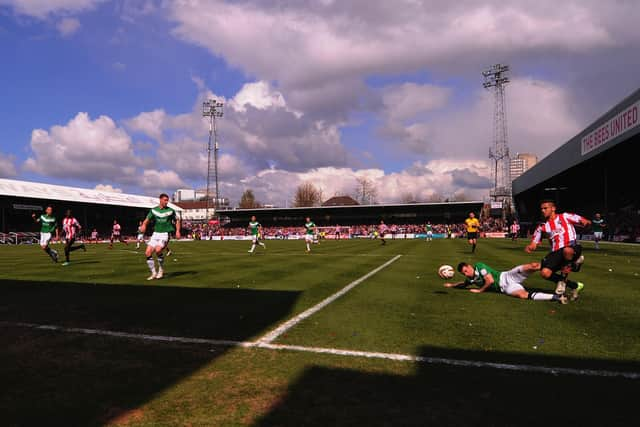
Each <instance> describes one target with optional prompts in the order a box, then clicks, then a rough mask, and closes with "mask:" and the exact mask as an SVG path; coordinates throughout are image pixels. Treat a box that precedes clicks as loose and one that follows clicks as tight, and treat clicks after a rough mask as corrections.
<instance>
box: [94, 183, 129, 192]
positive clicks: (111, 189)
mask: <svg viewBox="0 0 640 427" xmlns="http://www.w3.org/2000/svg"><path fill="white" fill-rule="evenodd" d="M94 190H97V191H106V192H108V193H122V189H121V188H115V187H113V186H112V185H110V184H98V185H96V186H95V188H94Z"/></svg>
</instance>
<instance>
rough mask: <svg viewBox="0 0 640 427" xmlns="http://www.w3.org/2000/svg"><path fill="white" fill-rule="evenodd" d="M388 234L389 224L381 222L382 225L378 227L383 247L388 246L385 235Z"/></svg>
mask: <svg viewBox="0 0 640 427" xmlns="http://www.w3.org/2000/svg"><path fill="white" fill-rule="evenodd" d="M386 233H387V224H385V223H384V221H383V220H380V225H378V236H380V241H381V242H382V244H383V245H386V244H387V241H386V239H385V238H384V235H385V234H386Z"/></svg>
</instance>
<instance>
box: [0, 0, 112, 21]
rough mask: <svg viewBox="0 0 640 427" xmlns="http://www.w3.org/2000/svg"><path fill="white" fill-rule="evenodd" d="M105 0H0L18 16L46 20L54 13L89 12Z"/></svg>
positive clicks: (0, 3)
mask: <svg viewBox="0 0 640 427" xmlns="http://www.w3.org/2000/svg"><path fill="white" fill-rule="evenodd" d="M103 1H105V0H0V6H1V5H7V6H10V7H12V8H13V10H15V12H16V13H18V14H20V15H28V16H32V17H35V18H41V19H43V18H46V17H47V16H48V15H50V14H55V13H77V12H84V11H87V10H91V9H93V8H94V7H96V5H98V4H99V3H102V2H103Z"/></svg>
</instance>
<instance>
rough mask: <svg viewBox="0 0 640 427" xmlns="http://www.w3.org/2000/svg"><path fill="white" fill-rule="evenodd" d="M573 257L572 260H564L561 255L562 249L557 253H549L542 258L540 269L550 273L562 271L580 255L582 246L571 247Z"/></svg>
mask: <svg viewBox="0 0 640 427" xmlns="http://www.w3.org/2000/svg"><path fill="white" fill-rule="evenodd" d="M572 248H573V251H574V255H573V259H571V260H566V259H564V256H563V255H562V250H563V249H564V248H562V249H558V250H557V251H553V252H549V253H548V254H547V255H546V256H545V257H544V258H542V262H541V263H540V264H541V265H542V268H548V269H549V270H551V271H558V270H562V268H563V267H565V266H567V265H569V264H571V263H572V262H573V261H574V260H576V259H577V258H578V257H579V256H580V255H582V246H581V245H579V244H576V245H573V246H572Z"/></svg>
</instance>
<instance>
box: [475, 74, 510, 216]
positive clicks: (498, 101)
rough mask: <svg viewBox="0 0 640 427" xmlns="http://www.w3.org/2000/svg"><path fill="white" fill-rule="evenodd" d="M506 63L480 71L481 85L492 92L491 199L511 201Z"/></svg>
mask: <svg viewBox="0 0 640 427" xmlns="http://www.w3.org/2000/svg"><path fill="white" fill-rule="evenodd" d="M508 71H509V66H508V65H503V64H495V65H493V66H491V67H490V68H488V69H487V70H485V71H483V72H482V75H483V76H484V83H483V87H484V88H486V89H492V90H493V93H494V114H493V147H491V148H490V149H489V158H490V159H491V160H492V163H491V173H492V177H493V189H492V190H491V199H492V200H494V201H502V202H505V203H507V204H510V203H511V177H510V170H509V165H510V160H511V158H510V156H509V140H508V134H507V115H506V109H505V93H504V89H505V88H504V87H505V85H506V84H507V83H509V77H507V72H508Z"/></svg>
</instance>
